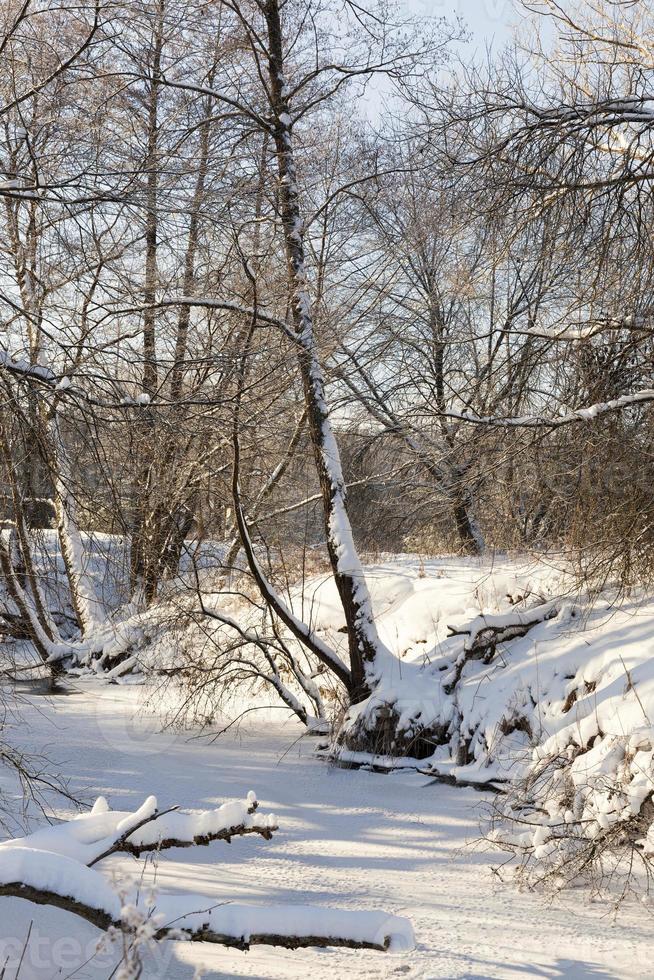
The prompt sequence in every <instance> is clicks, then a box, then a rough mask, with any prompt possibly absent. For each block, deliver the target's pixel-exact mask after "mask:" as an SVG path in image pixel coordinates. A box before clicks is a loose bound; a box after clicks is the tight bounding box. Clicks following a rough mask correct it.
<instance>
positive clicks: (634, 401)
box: [443, 388, 654, 429]
mask: <svg viewBox="0 0 654 980" xmlns="http://www.w3.org/2000/svg"><path fill="white" fill-rule="evenodd" d="M652 401H654V388H643V389H642V391H635V392H633V394H631V395H621V396H620V397H619V398H613V399H612V400H611V401H608V402H597V403H596V404H595V405H588V406H587V407H586V408H576V409H574V410H573V411H572V412H567V413H566V414H565V415H560V416H558V417H554V418H545V417H544V416H541V415H520V416H516V417H513V418H510V417H509V418H507V417H503V416H499V415H477V414H476V413H475V412H471V411H468V410H467V409H463V411H461V412H454V411H448V412H443V415H445V416H446V417H447V418H451V419H459V420H460V421H461V422H471V423H473V424H474V425H493V426H498V427H500V428H501V427H503V426H506V427H515V428H525V429H556V428H558V427H559V426H562V425H571V424H573V423H575V422H590V421H593V420H594V419H597V418H599V417H600V416H601V415H606V414H608V413H610V412H619V411H621V410H622V409H623V408H630V407H631V406H633V405H643V404H647V403H649V402H652Z"/></svg>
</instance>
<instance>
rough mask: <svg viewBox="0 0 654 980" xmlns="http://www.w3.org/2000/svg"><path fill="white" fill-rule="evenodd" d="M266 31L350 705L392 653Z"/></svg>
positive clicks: (278, 68)
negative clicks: (365, 565) (340, 431)
mask: <svg viewBox="0 0 654 980" xmlns="http://www.w3.org/2000/svg"><path fill="white" fill-rule="evenodd" d="M264 13H265V18H266V26H267V32H268V56H269V57H268V74H269V92H270V100H271V107H272V110H273V114H274V134H273V136H274V141H275V150H276V156H277V166H278V172H279V209H280V215H281V219H282V224H283V228H284V243H285V250H286V260H287V266H288V279H289V285H290V287H291V290H292V304H291V308H292V322H293V326H294V329H295V335H296V341H297V351H298V363H299V368H300V374H301V378H302V385H303V390H304V398H305V403H306V407H307V414H308V421H309V432H310V436H311V442H312V445H313V451H314V456H315V463H316V469H317V471H318V478H319V481H320V488H321V491H322V497H323V510H324V519H325V530H326V537H327V549H328V552H329V559H330V562H331V567H332V571H333V574H334V578H335V581H336V587H337V589H338V593H339V596H340V599H341V603H342V606H343V612H344V614H345V621H346V624H347V636H348V647H349V654H350V663H351V673H352V681H351V689H350V692H349V693H350V697H351V700H352V701H353V702H354V703H356V702H358V701H362V700H364V699H365V698H366V697H368V696H369V694H370V693H371V689H372V686H373V685H374V681H375V676H376V671H377V670H378V668H379V658H380V655H383V654H385V653H386V651H385V650H384V648H383V647H382V645H381V643H380V640H379V637H378V635H377V629H376V627H375V623H374V618H373V611H372V603H371V600H370V594H369V592H368V587H367V585H366V581H365V578H364V574H363V569H362V566H361V562H360V559H359V556H358V553H357V551H356V548H355V546H354V541H353V537H352V528H351V526H350V521H349V518H348V513H347V500H346V490H345V481H344V479H343V472H342V469H341V460H340V455H339V451H338V445H337V443H336V439H335V437H334V432H333V429H332V425H331V421H330V418H329V411H328V408H327V402H326V398H325V386H324V380H323V373H322V368H321V365H320V361H319V357H318V350H317V345H316V339H315V335H314V324H313V315H312V304H311V300H310V298H309V292H308V289H307V279H306V268H305V251H304V230H303V229H304V222H303V215H302V209H301V204H300V197H299V192H298V187H297V173H296V167H295V158H294V148H293V137H292V123H291V116H290V107H289V104H288V101H287V98H286V94H285V93H286V85H285V79H284V57H283V40H282V27H281V20H280V10H279V0H267V2H266V5H265V8H264Z"/></svg>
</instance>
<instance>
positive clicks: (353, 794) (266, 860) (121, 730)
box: [0, 682, 652, 980]
mask: <svg viewBox="0 0 654 980" xmlns="http://www.w3.org/2000/svg"><path fill="white" fill-rule="evenodd" d="M71 686H73V685H71ZM74 687H75V693H72V694H70V695H68V696H58V697H55V698H52V699H45V698H43V697H38V698H37V697H35V698H33V699H32V701H31V703H28V704H25V705H23V706H22V707H19V709H18V715H17V717H16V725H17V727H16V730H15V731H14V732H13V736H14V739H16V738H19V740H20V742H21V747H26V748H30V747H31V748H32V749H37V750H39V751H42V752H44V753H46V754H47V755H48V756H49V757H50V758H51V759H52V760H53V761H54V762H55V763H56V770H57V771H58V772H60V773H61V774H62V775H64V776H66V777H67V778H68V779H69V780H70V788H71V790H72V791H73V792H74V793H76V794H77V795H79V796H83V797H84V798H85V799H86V800H87V802H91V801H92V800H93V799H94V798H95V797H96V796H98V795H99V794H103V795H105V796H106V797H107V798H108V800H109V802H110V804H111V805H112V807H115V808H116V809H121V810H133V809H135V808H136V807H137V806H139V805H140V804H141V803H142V801H143V798H144V797H145V796H146V795H147V794H148V793H154V794H156V795H157V797H158V800H159V804H160V806H162V807H163V806H166V805H170V804H173V803H181V804H182V805H184V806H188V807H198V808H207V807H215V806H216V805H217V804H218V803H221V802H223V801H224V800H226V799H231V798H234V799H243V798H244V797H245V795H246V794H247V792H248V790H250V789H254V790H255V791H256V793H257V795H258V797H259V800H260V801H261V807H262V809H265V810H266V811H268V810H271V811H274V812H275V813H276V814H277V815H278V818H279V822H280V829H279V831H278V832H277V834H276V835H275V836H274V838H273V840H272V841H270V842H266V841H264V840H261V839H259V838H255V837H245V838H242V839H236V840H234V842H233V843H232V844H231V845H227V844H225V843H223V842H220V841H219V842H216V843H214V844H212V845H210V846H209V847H206V848H203V847H196V848H192V849H184V850H171V851H167V852H165V854H163V855H162V856H161V857H160V859H159V860H158V863H157V866H156V869H154V868H152V867H151V866H148V872H147V875H146V877H147V879H148V882H151V881H152V879H153V876H154V877H155V878H156V886H157V888H158V890H159V893H160V894H164V893H180V894H181V893H184V892H195V893H203V894H206V895H209V896H215V898H216V901H218V902H219V901H224V900H233V901H236V902H248V903H254V904H273V903H280V904H285V905H288V904H291V905H292V904H307V903H310V904H312V905H319V906H325V907H332V908H343V909H384V910H385V911H387V912H391V913H396V914H399V915H403V916H408V917H409V918H410V919H411V920H412V922H413V926H414V929H415V934H416V940H417V947H416V949H415V950H413V951H412V952H409V953H398V954H393V953H388V954H382V953H375V952H365V951H348V950H301V951H297V952H289V951H285V950H281V949H273V948H264V947H258V948H254V949H253V950H252V951H250V952H248V953H241V952H237V951H230V950H227V949H224V948H221V947H208V946H201V945H197V944H188V943H187V944H182V943H172V942H165V943H161V944H159V946H158V947H157V950H156V951H155V956H154V958H151V959H150V960H149V962H148V966H147V975H148V976H149V977H170V978H176V977H191V976H192V975H193V971H194V968H195V967H196V966H197V965H198V964H202V965H204V967H205V968H206V969H207V970H208V972H209V975H210V976H213V977H220V978H228V977H230V978H232V977H233V978H239V977H249V978H253V980H254V978H256V980H275V978H297V980H299V978H303V980H304V978H307V977H311V978H312V980H322V978H326V980H340V978H349V977H362V978H364V977H371V978H372V977H378V978H381V977H389V978H392V977H407V978H410V980H411V978H412V980H417V978H425V980H426V978H436V977H450V978H455V977H461V978H463V977H466V978H477V977H478V978H482V977H502V978H520V977H533V976H535V977H571V978H585V977H593V978H600V977H603V978H609V977H620V978H632V977H633V978H636V977H645V976H650V975H651V970H652V968H651V947H652V941H651V935H652V915H651V912H650V911H649V910H648V909H647V908H643V907H640V906H636V905H629V904H627V905H626V906H624V907H623V909H622V910H621V912H620V914H619V916H618V918H617V921H615V920H614V917H613V916H612V910H611V908H610V907H609V906H608V905H607V904H604V903H599V902H598V903H593V902H591V901H590V900H589V896H588V895H587V893H585V892H583V891H580V890H576V891H571V892H568V893H566V894H564V895H563V897H559V898H557V899H556V900H554V901H550V902H549V903H546V901H545V900H544V899H543V898H542V897H540V896H538V895H535V894H530V893H525V892H519V891H517V890H516V889H514V888H513V887H512V886H510V885H505V884H501V883H500V882H498V880H497V878H496V876H494V875H493V872H492V867H493V866H494V865H496V864H497V863H499V861H500V860H501V859H502V855H499V854H498V853H497V852H491V853H489V852H482V851H480V850H476V849H474V848H472V847H471V846H469V845H470V842H472V841H474V839H475V838H476V837H477V836H478V834H479V820H480V818H481V817H482V810H483V806H484V804H485V797H484V796H483V795H480V794H478V793H475V792H474V791H472V790H469V789H460V788H459V789H455V788H451V787H446V786H443V785H434V784H429V783H428V780H427V779H426V778H425V777H423V776H420V775H419V774H417V773H414V772H398V773H395V774H393V775H390V776H385V775H379V774H373V773H369V772H365V771H347V770H343V769H336V768H330V767H328V766H327V765H326V764H325V763H323V762H320V761H318V760H316V759H315V758H314V757H313V755H312V752H313V747H314V745H315V740H311V739H302V740H300V741H298V736H299V734H300V729H299V726H296V725H295V724H294V723H293V722H285V723H281V722H280V723H274V722H273V721H271V720H266V721H265V723H264V722H262V721H261V720H256V718H255V720H254V721H252V722H249V723H248V725H247V726H244V727H242V728H241V729H240V731H238V732H236V731H233V730H232V731H231V732H230V733H228V734H227V735H224V736H222V737H221V738H220V739H219V740H218V741H216V742H214V743H211V744H209V743H207V742H206V741H203V740H198V739H194V738H189V736H188V735H180V734H173V733H163V734H158V733H157V731H156V729H157V722H156V720H154V719H151V720H148V719H147V718H145V717H143V716H142V715H141V713H140V704H141V703H142V700H143V696H144V695H143V689H141V688H137V687H118V688H116V687H109V686H102V685H101V684H100V683H99V682H75V683H74ZM21 732H22V735H21ZM6 788H7V789H9V787H6ZM64 813H66V815H70V811H65V810H61V815H62V816H63V815H64ZM110 862H111V867H112V868H113V869H115V872H116V880H117V882H118V881H119V880H122V879H123V877H124V874H125V873H129V874H132V875H134V874H136V873H137V872H138V871H139V869H140V867H141V865H142V862H136V861H135V859H133V858H127V857H121V858H111V859H109V862H107V864H109V863H110ZM155 871H156V874H155ZM30 922H32V923H33V926H32V933H31V941H30V945H29V949H28V952H27V954H26V957H25V960H24V962H23V966H22V970H21V977H23V978H32V977H34V978H37V977H38V978H39V980H40V978H45V977H61V978H64V977H70V976H75V977H84V976H93V977H96V978H98V977H108V976H109V974H110V973H111V969H112V963H111V962H110V959H111V958H110V957H109V956H107V954H106V953H104V954H102V958H101V959H100V960H98V958H97V957H96V959H95V960H92V961H91V962H90V963H89V964H87V965H86V966H85V967H82V968H81V969H79V970H77V972H75V971H76V968H77V967H78V966H79V964H80V962H81V961H83V960H84V959H87V958H89V957H91V956H92V955H93V952H94V947H95V943H96V941H97V939H98V937H99V935H100V934H99V932H98V930H96V929H95V928H93V927H92V926H90V925H87V924H86V923H83V922H81V920H79V919H77V918H75V917H73V916H72V915H70V914H69V913H65V912H63V911H58V910H55V909H51V908H43V907H38V906H35V905H31V904H28V903H27V902H23V901H21V900H17V899H8V898H0V969H1V964H2V963H3V962H4V960H5V958H6V957H7V956H10V957H13V956H15V954H16V950H17V949H18V948H19V947H21V946H22V944H23V940H24V938H25V936H26V934H27V931H28V928H29V925H30ZM14 975H15V971H14V970H8V972H7V974H6V980H13V977H14Z"/></svg>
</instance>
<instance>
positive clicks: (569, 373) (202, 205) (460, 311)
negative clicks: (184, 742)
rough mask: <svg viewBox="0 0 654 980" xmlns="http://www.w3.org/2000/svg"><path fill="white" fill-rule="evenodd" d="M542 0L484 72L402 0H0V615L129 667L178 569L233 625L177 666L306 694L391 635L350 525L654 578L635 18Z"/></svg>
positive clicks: (186, 601)
mask: <svg viewBox="0 0 654 980" xmlns="http://www.w3.org/2000/svg"><path fill="white" fill-rule="evenodd" d="M531 6H533V5H531ZM536 7H537V10H536V12H535V13H533V17H534V22H535V24H538V23H539V20H543V19H544V20H545V21H546V22H547V24H548V25H549V26H548V30H547V32H546V35H545V36H546V38H547V40H546V42H543V43H542V44H540V43H538V40H537V38H538V34H537V32H536V31H534V30H532V31H530V33H529V37H530V38H532V42H533V38H534V37H536V42H534V43H532V50H527V49H526V48H525V47H524V46H522V47H521V46H520V45H516V46H514V47H512V48H510V49H508V50H507V51H505V52H503V53H502V54H501V55H500V54H498V56H497V57H496V58H494V59H493V60H492V61H490V62H489V64H487V65H486V66H485V67H483V66H481V67H480V66H479V65H477V66H475V68H474V70H473V69H470V68H469V67H466V65H465V64H463V63H459V60H458V58H459V55H461V53H462V52H465V49H464V48H462V47H461V43H462V41H463V40H464V35H463V33H462V31H461V28H460V26H459V25H458V24H449V23H447V22H441V21H438V22H433V23H426V22H424V21H423V22H419V23H417V22H413V21H411V20H410V19H408V18H406V17H405V16H403V13H402V5H401V4H399V5H398V7H397V8H394V7H393V6H390V7H389V5H387V4H377V3H376V2H373V0H369V2H368V0H367V2H366V3H364V4H355V3H354V2H352V0H333V2H331V0H217V2H214V3H211V4H205V3H201V2H198V3H187V2H183V3H182V2H177V0H139V2H137V3H131V2H130V3H129V4H121V3H119V2H116V3H114V2H104V0H97V3H96V4H95V5H94V4H93V3H88V4H85V3H81V4H74V5H71V4H69V3H68V2H66V0H61V2H52V3H47V4H45V5H41V6H39V7H36V6H34V5H33V4H32V3H30V2H29V0H27V2H13V0H4V2H3V3H2V4H1V5H0V16H1V17H2V28H1V37H0V63H1V66H2V71H1V72H0V161H1V162H0V169H1V170H2V182H1V183H0V206H1V207H2V208H3V209H4V214H5V227H6V234H5V236H4V237H3V241H2V245H1V248H0V311H1V316H2V337H1V349H0V385H1V386H2V395H3V398H2V405H1V407H0V472H1V500H2V503H1V508H2V510H1V516H2V521H3V528H4V530H3V532H2V534H1V535H0V571H1V573H2V579H3V586H4V593H5V596H4V600H3V606H2V610H1V611H0V616H1V618H0V626H1V628H2V631H3V633H5V634H6V635H7V636H9V637H11V638H13V639H14V640H15V641H16V643H18V644H19V645H20V644H21V643H22V644H25V643H29V644H30V646H31V648H32V649H34V650H35V651H36V653H37V655H38V657H39V658H40V660H41V661H42V662H43V663H45V664H47V665H48V668H49V669H51V670H52V671H53V672H55V673H56V672H57V671H61V670H62V669H66V668H67V667H70V666H75V667H80V666H84V667H89V666H91V665H95V667H96V668H97V667H102V668H103V669H105V670H107V671H117V672H119V673H120V672H121V671H125V670H127V669H130V668H131V667H132V666H133V662H134V661H133V654H134V649H135V648H136V647H137V646H138V643H139V642H140V639H141V638H142V637H143V635H144V632H145V633H146V634H147V632H148V630H149V629H154V627H153V626H152V623H153V619H152V615H151V613H152V610H153V609H155V608H160V607H163V604H164V603H166V602H168V603H171V602H173V599H174V603H173V605H169V607H168V611H167V613H166V615H168V616H169V617H170V618H172V620H173V621H174V622H176V623H177V624H179V623H182V622H184V623H186V622H188V620H189V618H190V620H191V621H193V622H195V623H197V624H199V628H201V629H205V628H206V624H207V622H209V621H212V622H213V623H214V624H215V622H218V623H219V624H220V625H221V627H222V628H223V629H224V631H225V636H226V637H227V639H225V640H224V642H222V641H221V642H220V643H219V645H218V648H217V649H218V653H217V654H216V656H215V657H214V655H213V654H211V655H208V657H209V659H208V661H207V660H205V659H203V657H199V658H196V659H195V660H194V662H193V663H192V664H191V665H188V664H186V666H185V665H184V664H179V663H175V664H173V665H168V667H167V668H166V669H168V670H169V672H170V673H171V674H174V673H176V672H179V671H182V670H184V669H187V670H189V671H191V672H192V673H193V676H194V678H195V682H194V689H197V687H198V686H199V688H200V689H201V690H203V689H204V685H205V682H206V683H207V684H210V683H213V682H214V681H215V680H216V678H217V677H219V678H222V680H223V681H225V679H226V678H228V679H229V683H232V684H234V683H239V682H240V681H241V680H243V679H251V678H253V677H255V678H259V680H260V681H262V682H263V683H265V684H267V685H270V686H272V687H273V688H274V690H275V691H276V693H277V694H278V695H280V696H281V697H282V700H283V701H284V702H285V703H286V704H287V705H288V706H289V707H290V708H291V710H294V711H296V713H298V715H299V716H300V717H302V718H303V719H304V720H305V721H307V720H309V715H311V716H312V717H315V718H317V719H318V720H319V721H320V720H321V719H322V718H323V716H324V711H325V708H324V703H323V697H324V685H323V683H322V682H323V680H324V676H328V677H329V678H331V681H330V683H334V684H337V685H339V686H340V687H341V688H342V689H343V690H344V691H345V701H346V702H349V703H357V702H359V701H362V700H364V699H365V698H366V697H368V696H369V695H370V694H371V692H372V691H373V690H374V688H375V685H376V684H377V682H378V680H379V676H380V674H381V672H382V671H383V664H384V661H385V658H387V657H388V656H389V654H388V651H386V650H385V649H384V648H383V644H382V643H381V642H380V640H379V637H378V636H377V632H376V629H375V624H374V617H373V613H372V606H371V603H370V597H369V595H368V592H367V588H366V584H365V580H364V577H363V574H362V566H361V563H360V559H359V550H361V549H363V550H365V551H373V552H374V551H388V550H400V549H413V550H417V551H421V552H431V553H433V552H438V551H442V550H454V551H459V552H463V553H468V554H480V553H482V552H483V551H484V550H485V549H489V548H514V549H524V548H530V549H540V550H543V551H549V552H552V551H554V552H556V553H557V554H560V555H562V556H563V558H564V559H568V560H574V561H577V562H578V565H579V568H580V571H581V573H583V574H584V575H589V576H590V577H591V578H593V579H595V580H597V579H599V580H600V581H606V580H608V579H610V578H614V577H616V576H617V578H618V579H619V580H620V581H621V582H622V583H623V585H626V586H630V585H632V584H633V583H634V582H636V581H642V580H643V579H645V578H647V577H648V576H650V573H651V568H652V553H653V548H654V528H653V523H652V522H653V520H654V513H653V512H652V495H651V489H650V488H651V485H652V478H653V476H654V472H653V466H652V448H653V447H652V437H653V434H652V421H651V420H652V416H651V409H650V405H651V402H652V400H654V390H653V388H654V383H653V381H652V377H651V376H652V370H653V361H652V357H653V354H654V349H653V345H652V301H651V287H652V279H653V267H652V252H651V242H650V237H651V235H650V228H651V226H652V217H653V215H652V180H653V178H654V172H653V171H652V154H653V152H654V146H653V143H652V133H653V131H654V100H653V98H652V96H651V94H650V93H651V91H652V81H653V79H652V76H653V74H654V22H653V20H652V16H651V14H650V11H649V10H648V9H647V4H646V3H644V2H637V3H631V2H630V3H624V4H622V3H609V2H606V3H603V4H600V5H598V6H596V5H589V6H587V7H584V8H583V10H582V11H580V12H578V13H575V12H572V13H568V12H566V9H564V8H563V7H561V6H559V5H557V4H555V3H554V2H550V0H543V2H541V3H539V4H536ZM570 10H571V11H572V7H570ZM552 27H553V28H554V30H553V31H552ZM552 33H553V34H554V35H555V39H554V41H552ZM448 72H449V73H450V77H451V79H452V81H451V82H450V83H448V81H447V79H448ZM375 92H377V96H375V95H374V93H375ZM380 92H383V93H385V95H384V98H386V100H387V101H386V104H385V105H384V106H383V107H382V108H380V109H379V108H377V109H375V108H374V106H375V105H376V101H375V100H376V99H377V101H378V99H379V98H381V96H379V93H380ZM356 105H360V106H362V109H361V116H359V115H358V114H357V113H356V111H353V106H356ZM371 106H372V107H373V108H371ZM366 113H367V114H368V116H371V115H372V117H373V118H374V121H369V120H367V119H366ZM321 564H322V565H323V566H324V567H326V568H329V569H330V570H331V571H332V573H333V575H334V578H335V580H336V584H337V588H338V592H339V596H340V600H341V603H342V607H343V612H344V618H345V623H346V628H345V631H346V639H347V650H346V651H345V653H342V652H339V651H336V650H333V649H331V648H329V647H327V646H326V644H325V643H324V641H323V640H322V639H321V638H320V636H318V635H317V633H316V631H315V630H314V629H313V628H312V624H311V617H310V614H309V613H308V612H307V611H306V610H303V611H301V613H298V612H297V611H296V610H294V609H292V608H291V605H290V603H289V600H288V597H284V592H285V590H286V587H287V586H289V585H291V584H293V583H294V582H296V581H297V580H298V578H300V577H301V576H302V575H303V574H307V573H308V572H309V571H310V570H311V568H313V567H315V566H316V565H321ZM99 567H101V569H102V571H101V574H100V573H98V571H97V569H98V568H99ZM239 568H240V569H241V570H244V572H243V573H240V572H238V569H239ZM234 569H237V571H236V572H235V571H234ZM230 591H231V593H232V594H237V595H240V594H244V595H246V596H247V598H248V599H249V601H250V602H251V603H252V604H253V608H254V610H255V615H254V619H253V620H252V621H251V622H249V623H244V622H238V623H236V622H235V621H234V619H233V617H232V615H231V613H230V612H229V610H228V608H227V605H226V603H225V601H224V597H225V594H226V593H227V592H230ZM217 596H222V597H223V600H219V599H217V598H216V597H217ZM257 610H258V611H259V612H260V613H261V615H259V612H256V611H257ZM257 616H258V618H257ZM182 617H186V619H183V618H182ZM125 624H127V625H125ZM262 624H263V625H262ZM119 626H120V627H121V628H120V629H119V628H118V627H119ZM215 638H216V636H215V633H214V634H212V639H211V644H213V645H214V646H215ZM206 649H208V647H207V648H206ZM289 679H290V680H289ZM298 689H299V690H300V691H301V692H302V693H303V697H304V698H305V699H306V703H305V702H303V703H302V704H299V705H298V703H296V702H297V695H296V694H294V693H293V691H294V690H295V691H296V692H297V690H298ZM294 699H295V700H294ZM307 704H308V705H309V709H307Z"/></svg>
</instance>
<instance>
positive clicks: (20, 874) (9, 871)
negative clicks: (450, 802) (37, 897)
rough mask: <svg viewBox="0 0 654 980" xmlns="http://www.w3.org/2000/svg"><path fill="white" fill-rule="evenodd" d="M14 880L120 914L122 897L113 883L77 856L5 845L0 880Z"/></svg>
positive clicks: (9, 882)
mask: <svg viewBox="0 0 654 980" xmlns="http://www.w3.org/2000/svg"><path fill="white" fill-rule="evenodd" d="M14 882H21V883H22V884H24V885H29V886H31V887H32V888H38V889H40V890H42V891H49V892H53V893H54V894H57V895H62V896H65V897H69V898H73V899H74V900H76V901H78V902H81V903H82V904H84V905H88V906H90V907H91V908H93V909H99V910H101V911H105V912H107V913H108V914H109V915H111V916H112V917H113V918H114V919H118V918H119V917H120V901H119V898H118V895H117V894H116V892H115V891H114V890H113V889H112V888H111V885H110V884H109V883H108V882H106V881H105V880H104V878H103V877H102V875H100V874H98V872H97V871H93V870H92V869H91V868H87V867H85V866H84V865H83V864H80V863H79V861H77V860H76V859H75V858H74V857H67V856H66V855H64V854H53V853H51V852H48V851H41V850H37V849H35V848H30V847H12V848H6V849H5V850H3V852H2V855H1V856H0V884H2V885H6V884H11V883H14ZM4 901H5V902H6V901H11V899H8V900H7V899H5V900H4Z"/></svg>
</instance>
